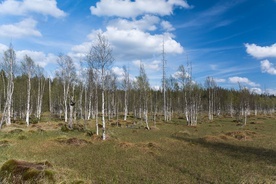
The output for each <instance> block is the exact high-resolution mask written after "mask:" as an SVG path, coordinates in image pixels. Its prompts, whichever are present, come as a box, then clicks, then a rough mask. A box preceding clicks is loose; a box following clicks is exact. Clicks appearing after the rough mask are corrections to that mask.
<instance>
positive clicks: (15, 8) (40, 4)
mask: <svg viewBox="0 0 276 184" xmlns="http://www.w3.org/2000/svg"><path fill="white" fill-rule="evenodd" d="M28 13H39V14H43V15H50V16H53V17H56V18H59V17H64V16H66V13H65V12H64V11H62V10H60V9H59V8H58V7H57V1H56V0H23V1H18V0H4V1H2V3H0V14H4V15H26V14H28Z"/></svg>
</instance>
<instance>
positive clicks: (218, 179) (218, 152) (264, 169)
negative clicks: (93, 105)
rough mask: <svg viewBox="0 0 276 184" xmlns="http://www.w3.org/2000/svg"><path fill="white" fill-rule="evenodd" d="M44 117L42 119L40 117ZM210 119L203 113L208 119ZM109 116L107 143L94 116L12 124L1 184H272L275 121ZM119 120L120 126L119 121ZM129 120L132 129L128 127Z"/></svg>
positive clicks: (0, 148) (1, 148) (0, 163)
mask: <svg viewBox="0 0 276 184" xmlns="http://www.w3.org/2000/svg"><path fill="white" fill-rule="evenodd" d="M44 119H47V118H45V117H44ZM206 119H207V118H206ZM132 122H134V119H133V120H132V119H129V120H128V121H122V120H121V121H119V122H118V123H117V122H115V121H109V122H108V123H107V124H108V126H107V140H106V141H103V140H102V139H101V136H100V135H99V136H97V135H95V128H94V127H95V122H94V121H87V122H83V121H77V122H74V129H73V130H69V129H67V128H66V127H65V126H64V123H63V122H61V121H51V120H50V119H47V121H46V120H45V121H42V122H39V123H37V124H31V125H30V126H29V127H26V125H25V124H21V123H20V122H15V123H13V124H12V125H11V126H5V127H3V129H2V130H1V131H0V153H1V154H0V167H1V169H0V180H1V182H2V183H14V182H19V181H20V182H21V183H168V184H169V183H189V184H190V183H276V156H275V155H276V141H275V140H276V122H275V117H272V116H258V117H255V116H251V117H249V119H248V124H247V125H246V126H244V127H243V126H240V124H239V123H236V122H234V121H232V119H230V118H227V117H215V119H214V121H213V122H208V121H207V120H206V122H204V121H202V122H200V123H199V124H198V125H197V126H196V127H192V126H186V124H185V122H184V120H183V119H179V118H176V119H173V120H172V121H171V122H170V123H165V122H162V121H159V122H156V126H154V124H153V123H152V122H151V123H150V125H151V129H150V130H147V129H145V128H143V123H140V122H139V120H138V121H137V120H136V123H135V124H132ZM117 125H118V126H117ZM130 125H131V126H130Z"/></svg>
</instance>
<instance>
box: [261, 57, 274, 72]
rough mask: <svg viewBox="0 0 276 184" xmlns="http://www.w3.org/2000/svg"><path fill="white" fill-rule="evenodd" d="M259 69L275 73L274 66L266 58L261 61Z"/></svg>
mask: <svg viewBox="0 0 276 184" xmlns="http://www.w3.org/2000/svg"><path fill="white" fill-rule="evenodd" d="M261 69H262V72H264V73H269V74H272V75H276V67H275V66H274V65H273V63H270V62H269V61H268V60H267V59H266V60H263V61H261Z"/></svg>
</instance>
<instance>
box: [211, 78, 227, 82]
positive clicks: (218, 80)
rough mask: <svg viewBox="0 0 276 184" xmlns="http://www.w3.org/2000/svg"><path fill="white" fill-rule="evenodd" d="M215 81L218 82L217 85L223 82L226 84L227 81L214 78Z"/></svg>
mask: <svg viewBox="0 0 276 184" xmlns="http://www.w3.org/2000/svg"><path fill="white" fill-rule="evenodd" d="M214 81H215V82H217V83H223V82H226V80H225V79H219V78H214Z"/></svg>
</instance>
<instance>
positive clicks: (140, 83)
mask: <svg viewBox="0 0 276 184" xmlns="http://www.w3.org/2000/svg"><path fill="white" fill-rule="evenodd" d="M137 88H138V90H139V97H140V102H139V103H140V111H141V114H142V112H143V117H144V120H145V123H146V128H147V129H148V130H149V129H150V128H149V123H148V102H149V91H150V87H149V81H148V78H147V74H146V72H145V68H144V65H143V64H140V75H139V76H138V77H137Z"/></svg>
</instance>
